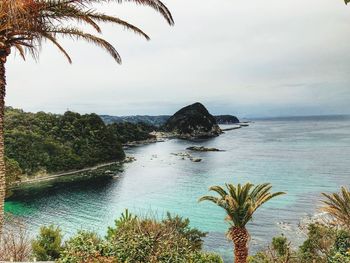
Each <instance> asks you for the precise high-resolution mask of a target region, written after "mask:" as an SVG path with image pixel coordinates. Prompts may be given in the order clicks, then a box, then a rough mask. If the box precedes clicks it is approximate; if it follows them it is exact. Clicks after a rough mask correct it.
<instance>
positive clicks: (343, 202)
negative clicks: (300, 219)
mask: <svg viewBox="0 0 350 263" xmlns="http://www.w3.org/2000/svg"><path fill="white" fill-rule="evenodd" d="M322 195H323V196H324V197H325V200H322V203H323V204H324V206H323V207H322V208H321V210H322V211H324V212H327V213H328V214H329V215H331V216H332V217H333V218H334V223H335V224H336V225H340V226H342V227H345V228H347V229H349V230H350V191H349V190H348V189H347V188H346V187H344V186H343V187H342V188H341V190H340V193H339V194H338V193H333V194H326V193H322Z"/></svg>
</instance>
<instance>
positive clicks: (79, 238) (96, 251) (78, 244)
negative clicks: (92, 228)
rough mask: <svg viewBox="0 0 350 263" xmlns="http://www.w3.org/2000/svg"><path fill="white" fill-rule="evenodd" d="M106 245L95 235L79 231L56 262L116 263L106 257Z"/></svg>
mask: <svg viewBox="0 0 350 263" xmlns="http://www.w3.org/2000/svg"><path fill="white" fill-rule="evenodd" d="M108 250H109V249H108V244H107V243H106V242H105V241H103V240H102V239H101V238H100V237H99V236H98V235H97V234H96V233H94V232H89V231H79V232H78V233H77V234H76V235H75V236H74V237H72V238H71V239H69V240H68V241H67V242H66V243H65V246H64V248H63V250H62V253H61V257H60V259H59V261H58V262H61V263H83V262H84V263H85V262H86V263H93V262H106V263H107V262H116V261H115V260H114V261H112V258H111V257H109V256H106V254H108Z"/></svg>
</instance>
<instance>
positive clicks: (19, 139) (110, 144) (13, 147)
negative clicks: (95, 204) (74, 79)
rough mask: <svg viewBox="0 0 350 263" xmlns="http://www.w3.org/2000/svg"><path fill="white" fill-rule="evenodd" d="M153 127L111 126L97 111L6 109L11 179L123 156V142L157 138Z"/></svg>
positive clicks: (7, 167)
mask: <svg viewBox="0 0 350 263" xmlns="http://www.w3.org/2000/svg"><path fill="white" fill-rule="evenodd" d="M153 130H154V127H153V126H150V125H145V124H132V123H121V124H111V125H107V124H105V123H104V122H103V120H102V119H101V118H100V117H99V116H98V115H96V114H85V115H81V114H79V113H75V112H71V111H67V112H66V113H64V114H63V115H58V114H51V113H45V112H38V113H29V112H24V111H23V110H20V109H14V108H11V107H7V108H6V112H5V155H6V169H7V171H6V174H7V179H8V183H10V181H15V180H16V179H18V176H20V175H22V174H26V175H28V176H31V175H35V174H37V173H39V172H43V173H57V172H64V171H71V170H77V169H82V168H85V167H91V166H95V165H97V164H100V163H106V162H111V161H117V160H122V159H124V157H125V154H124V151H123V148H122V144H124V143H127V142H129V141H140V140H146V139H149V138H151V136H150V135H149V133H150V132H151V131H153Z"/></svg>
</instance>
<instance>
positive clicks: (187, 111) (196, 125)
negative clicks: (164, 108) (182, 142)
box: [165, 102, 222, 139]
mask: <svg viewBox="0 0 350 263" xmlns="http://www.w3.org/2000/svg"><path fill="white" fill-rule="evenodd" d="M165 130H167V131H169V132H173V133H175V134H176V135H177V136H178V137H179V138H183V139H194V138H210V137H215V136H218V135H220V134H221V133H222V131H221V129H220V127H219V126H218V125H217V122H216V119H215V117H214V116H213V115H211V114H210V113H209V112H208V110H207V109H206V108H205V107H204V106H203V105H202V104H201V103H199V102H197V103H194V104H192V105H189V106H186V107H184V108H182V109H181V110H179V111H178V112H176V113H175V114H174V115H173V116H171V117H170V118H169V120H168V121H167V122H166V124H165Z"/></svg>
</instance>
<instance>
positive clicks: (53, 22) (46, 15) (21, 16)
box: [0, 0, 174, 232]
mask: <svg viewBox="0 0 350 263" xmlns="http://www.w3.org/2000/svg"><path fill="white" fill-rule="evenodd" d="M112 1H113V0H0V232H1V228H2V225H3V221H4V216H3V215H4V213H3V211H4V198H5V163H4V134H3V127H4V108H5V102H4V100H5V90H6V77H5V63H6V61H7V58H8V56H9V55H10V53H11V51H12V50H13V49H15V50H17V51H18V52H19V54H20V55H21V56H22V58H23V59H25V57H26V55H27V54H30V55H32V56H34V57H35V58H36V57H38V55H39V51H40V48H41V46H42V43H43V41H49V42H51V43H52V44H54V45H55V46H56V47H57V48H58V50H59V51H61V52H62V53H63V55H64V56H65V57H66V58H67V59H68V61H69V62H71V58H70V56H69V55H68V52H67V51H66V50H65V49H64V48H63V47H62V46H61V44H60V43H59V37H69V38H71V39H73V40H84V41H87V42H89V43H91V44H94V45H96V46H99V47H101V48H103V49H105V50H106V51H107V52H108V53H109V54H110V55H111V56H112V57H113V58H114V59H115V60H116V61H117V62H118V63H121V58H120V55H119V54H118V52H117V50H116V49H115V48H114V47H113V45H111V44H110V43H109V42H107V41H106V40H104V39H103V38H101V37H98V36H96V35H93V34H90V33H86V32H84V31H83V30H82V29H80V28H79V27H78V26H77V25H79V24H87V25H89V26H91V27H92V28H93V29H95V30H96V32H97V33H101V28H100V26H99V23H101V22H106V23H112V24H117V25H121V26H123V27H124V28H126V29H128V30H131V31H133V32H135V33H137V34H140V35H141V36H143V37H145V38H146V39H149V37H148V36H147V35H146V34H145V33H144V32H143V31H142V30H141V29H139V28H138V27H136V26H134V25H132V24H130V23H128V22H127V21H124V20H122V19H120V18H118V17H115V16H109V15H106V14H104V13H99V12H97V11H96V10H94V9H93V8H92V5H93V4H96V3H103V2H112ZM114 1H115V2H117V3H123V2H126V1H128V2H134V3H136V4H139V5H145V6H150V7H151V8H153V9H155V10H156V11H157V12H159V13H160V14H161V15H162V16H163V17H164V18H165V19H166V20H167V22H168V23H169V24H170V25H173V24H174V21H173V18H172V16H171V13H170V12H169V10H168V9H167V7H166V6H165V5H164V4H163V3H162V2H160V0H124V1H123V0H114Z"/></svg>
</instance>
